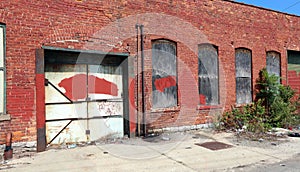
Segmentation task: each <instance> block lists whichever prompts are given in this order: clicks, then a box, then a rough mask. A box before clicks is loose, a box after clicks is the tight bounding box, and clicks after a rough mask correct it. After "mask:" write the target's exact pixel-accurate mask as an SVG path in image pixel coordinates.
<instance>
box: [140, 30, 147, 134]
mask: <svg viewBox="0 0 300 172" xmlns="http://www.w3.org/2000/svg"><path fill="white" fill-rule="evenodd" d="M143 28H144V25H140V31H141V33H140V34H141V60H142V64H141V65H142V113H143V123H142V130H143V135H144V136H146V116H145V111H146V110H145V107H146V106H145V88H144V87H145V85H144V33H143V32H144V31H143Z"/></svg>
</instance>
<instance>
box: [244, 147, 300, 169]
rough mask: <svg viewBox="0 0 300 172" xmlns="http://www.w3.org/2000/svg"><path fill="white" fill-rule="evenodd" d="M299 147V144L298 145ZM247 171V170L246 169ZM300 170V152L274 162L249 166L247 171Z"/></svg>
mask: <svg viewBox="0 0 300 172" xmlns="http://www.w3.org/2000/svg"><path fill="white" fill-rule="evenodd" d="M299 148H300V145H299ZM246 171H248V170H246ZM269 171H270V172H300V154H297V156H295V157H293V158H291V159H289V160H285V161H281V162H278V163H275V164H268V165H259V166H255V167H250V169H249V172H269Z"/></svg>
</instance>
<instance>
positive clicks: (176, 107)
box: [151, 106, 180, 113]
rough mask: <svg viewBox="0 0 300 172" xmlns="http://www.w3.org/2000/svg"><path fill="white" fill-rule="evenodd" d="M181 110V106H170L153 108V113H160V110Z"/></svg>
mask: <svg viewBox="0 0 300 172" xmlns="http://www.w3.org/2000/svg"><path fill="white" fill-rule="evenodd" d="M178 111H180V106H175V107H170V108H158V109H151V113H158V112H178Z"/></svg>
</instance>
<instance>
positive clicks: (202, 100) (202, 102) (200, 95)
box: [199, 94, 206, 105]
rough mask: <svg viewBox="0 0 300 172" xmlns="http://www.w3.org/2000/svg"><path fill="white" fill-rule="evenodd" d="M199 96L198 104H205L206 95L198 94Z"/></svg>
mask: <svg viewBox="0 0 300 172" xmlns="http://www.w3.org/2000/svg"><path fill="white" fill-rule="evenodd" d="M199 98H200V104H201V105H205V104H206V96H205V95H203V94H199Z"/></svg>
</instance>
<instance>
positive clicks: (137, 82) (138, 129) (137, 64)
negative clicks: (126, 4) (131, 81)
mask: <svg viewBox="0 0 300 172" xmlns="http://www.w3.org/2000/svg"><path fill="white" fill-rule="evenodd" d="M135 29H136V73H137V75H136V120H137V121H136V122H137V134H138V136H140V135H141V127H140V117H139V115H140V114H139V25H138V24H136V25H135Z"/></svg>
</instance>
